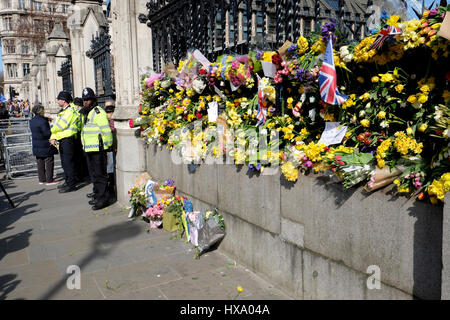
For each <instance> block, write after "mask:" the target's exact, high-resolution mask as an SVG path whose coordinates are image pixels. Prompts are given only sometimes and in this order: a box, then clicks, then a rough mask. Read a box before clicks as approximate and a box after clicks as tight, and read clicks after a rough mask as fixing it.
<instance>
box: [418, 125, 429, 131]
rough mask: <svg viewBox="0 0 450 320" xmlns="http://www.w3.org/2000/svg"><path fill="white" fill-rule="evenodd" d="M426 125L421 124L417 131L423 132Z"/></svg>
mask: <svg viewBox="0 0 450 320" xmlns="http://www.w3.org/2000/svg"><path fill="white" fill-rule="evenodd" d="M427 128H428V125H427V124H426V123H423V124H422V125H421V126H420V127H419V131H420V132H424V131H425V130H427Z"/></svg>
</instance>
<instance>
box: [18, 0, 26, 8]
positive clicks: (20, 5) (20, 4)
mask: <svg viewBox="0 0 450 320" xmlns="http://www.w3.org/2000/svg"><path fill="white" fill-rule="evenodd" d="M18 8H19V9H25V0H19V7H18Z"/></svg>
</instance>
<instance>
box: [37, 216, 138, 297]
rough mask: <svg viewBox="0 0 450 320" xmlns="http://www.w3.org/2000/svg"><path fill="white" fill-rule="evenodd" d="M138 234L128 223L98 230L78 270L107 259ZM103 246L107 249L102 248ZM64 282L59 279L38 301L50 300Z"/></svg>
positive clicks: (64, 284)
mask: <svg viewBox="0 0 450 320" xmlns="http://www.w3.org/2000/svg"><path fill="white" fill-rule="evenodd" d="M139 232H142V229H141V228H139V226H137V225H136V224H131V225H130V223H129V222H128V221H126V222H121V223H118V224H115V225H112V226H108V227H105V228H103V229H100V230H98V231H97V232H95V233H94V241H93V243H92V251H91V253H89V254H88V255H86V256H85V257H84V258H83V259H82V260H81V261H79V262H77V263H76V265H77V266H78V267H79V268H80V270H83V269H84V267H86V266H87V265H89V263H91V262H92V261H93V260H94V259H97V258H105V257H107V256H108V255H109V254H110V253H111V252H112V251H113V250H114V249H115V247H116V246H117V245H118V244H119V243H120V242H122V241H123V240H126V239H131V238H133V237H135V236H137V235H138V234H139ZM105 245H106V246H107V248H104V247H102V246H105ZM66 282H67V280H66V278H63V279H61V281H59V282H58V283H57V284H55V285H54V286H53V288H51V289H50V290H49V291H47V292H46V293H45V294H44V295H43V296H42V297H40V298H39V300H48V299H51V298H52V297H53V296H54V295H55V294H57V293H58V292H59V291H60V290H61V289H63V288H64V287H65V286H66Z"/></svg>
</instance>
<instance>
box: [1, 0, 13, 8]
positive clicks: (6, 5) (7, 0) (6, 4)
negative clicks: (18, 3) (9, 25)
mask: <svg viewBox="0 0 450 320" xmlns="http://www.w3.org/2000/svg"><path fill="white" fill-rule="evenodd" d="M2 2H3V3H2V4H3V8H5V9H8V8H11V7H12V0H3V1H2Z"/></svg>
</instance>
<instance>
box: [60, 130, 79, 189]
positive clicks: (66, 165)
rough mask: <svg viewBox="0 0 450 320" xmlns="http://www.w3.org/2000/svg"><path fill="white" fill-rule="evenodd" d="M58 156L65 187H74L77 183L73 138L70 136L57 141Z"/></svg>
mask: <svg viewBox="0 0 450 320" xmlns="http://www.w3.org/2000/svg"><path fill="white" fill-rule="evenodd" d="M59 154H60V157H61V165H62V167H63V170H64V177H65V180H66V184H67V187H69V188H72V187H75V185H76V183H77V170H76V164H75V161H76V143H75V137H73V136H72V137H69V138H63V139H61V140H59Z"/></svg>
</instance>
